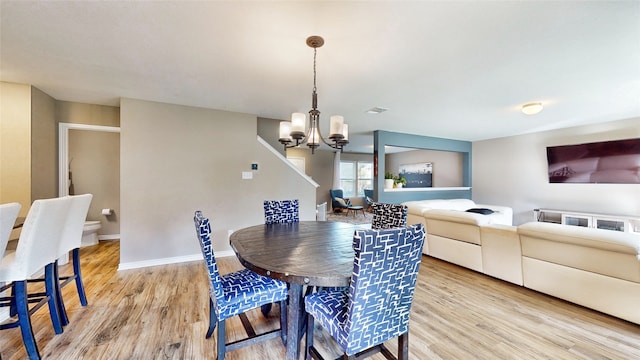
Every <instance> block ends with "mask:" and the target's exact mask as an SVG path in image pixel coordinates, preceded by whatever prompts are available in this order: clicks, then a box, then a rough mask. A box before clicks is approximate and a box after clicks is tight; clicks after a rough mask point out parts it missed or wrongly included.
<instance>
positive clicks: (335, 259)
mask: <svg viewBox="0 0 640 360" xmlns="http://www.w3.org/2000/svg"><path fill="white" fill-rule="evenodd" d="M370 227H371V225H352V224H347V223H341V222H331V221H301V222H297V223H290V224H270V225H265V224H263V225H255V226H251V227H248V228H244V229H241V230H238V231H236V232H234V233H232V234H231V236H230V237H229V241H230V243H231V247H232V248H233V250H234V251H235V253H236V256H237V257H238V259H239V260H240V262H241V263H242V264H243V265H244V266H245V267H246V268H248V269H250V270H252V271H254V272H256V273H258V274H260V275H264V276H268V277H270V278H273V279H278V280H282V281H285V282H287V283H289V303H288V305H287V342H286V347H287V351H286V354H287V356H286V359H287V360H298V358H299V353H300V338H301V336H302V330H303V326H302V324H303V322H304V316H305V311H304V301H303V291H302V288H303V286H305V285H307V286H348V285H349V280H350V277H351V272H352V271H353V258H354V256H355V253H354V251H353V248H352V244H353V234H354V232H355V230H356V229H367V228H370ZM292 334H298V335H297V336H296V337H297V339H296V340H297V341H291V339H292V338H296V337H293V336H292Z"/></svg>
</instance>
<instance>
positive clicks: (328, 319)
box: [304, 224, 424, 359]
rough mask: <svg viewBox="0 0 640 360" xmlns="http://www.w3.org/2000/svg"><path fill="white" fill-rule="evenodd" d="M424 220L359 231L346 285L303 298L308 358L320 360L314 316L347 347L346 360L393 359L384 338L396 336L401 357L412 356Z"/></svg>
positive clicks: (344, 348)
mask: <svg viewBox="0 0 640 360" xmlns="http://www.w3.org/2000/svg"><path fill="white" fill-rule="evenodd" d="M423 243H424V227H423V225H422V224H417V225H412V226H408V227H404V228H397V229H381V230H357V231H356V232H355V235H354V236H353V249H354V250H355V259H354V261H353V273H352V275H351V283H350V285H349V287H348V288H343V289H340V288H335V289H324V290H322V291H319V292H317V293H314V294H310V295H307V296H305V299H304V303H305V309H306V311H307V314H308V315H307V338H306V339H307V340H306V359H311V358H313V359H322V356H321V355H320V353H319V352H318V351H317V349H316V348H314V347H313V330H314V320H315V321H317V322H318V323H320V324H321V325H322V326H323V327H324V328H325V329H326V330H327V331H328V332H329V334H330V335H331V336H332V337H333V338H334V339H335V340H336V342H337V343H338V344H339V345H340V347H341V348H342V350H343V351H344V355H343V357H342V358H343V359H360V358H363V357H368V356H370V355H373V354H376V353H382V354H383V355H384V357H385V358H387V359H395V358H394V357H393V354H391V352H390V351H389V350H388V349H387V348H386V347H385V346H384V342H385V341H387V340H389V339H392V338H395V337H398V358H397V359H408V354H409V313H410V311H411V304H412V303H413V295H414V290H415V286H416V279H417V277H418V270H419V269H420V260H421V259H422V245H423Z"/></svg>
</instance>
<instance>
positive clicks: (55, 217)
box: [4, 197, 71, 281]
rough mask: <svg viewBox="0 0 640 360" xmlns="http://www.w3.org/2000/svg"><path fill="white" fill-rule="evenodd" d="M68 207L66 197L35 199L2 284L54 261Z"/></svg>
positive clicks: (24, 277)
mask: <svg viewBox="0 0 640 360" xmlns="http://www.w3.org/2000/svg"><path fill="white" fill-rule="evenodd" d="M70 205H71V199H70V198H68V197H60V198H53V199H42V200H35V201H34V202H33V204H31V208H30V209H29V213H27V217H26V218H25V220H24V225H23V226H22V230H21V232H20V239H18V247H17V248H16V252H15V254H14V255H15V259H14V262H13V265H12V266H11V269H9V270H8V273H7V276H8V277H7V278H5V279H4V280H5V281H14V280H23V279H27V278H28V277H30V276H31V275H33V274H34V273H35V272H36V271H38V270H40V269H41V268H43V267H45V266H46V265H47V264H50V263H53V262H54V261H55V260H56V259H57V258H58V256H57V254H58V247H59V245H60V241H61V236H62V229H63V228H64V226H65V222H66V219H67V215H68V214H69V208H70Z"/></svg>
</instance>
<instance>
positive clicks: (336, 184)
mask: <svg viewBox="0 0 640 360" xmlns="http://www.w3.org/2000/svg"><path fill="white" fill-rule="evenodd" d="M333 154H334V155H333V186H332V187H331V188H332V189H340V151H336V152H335V153H333Z"/></svg>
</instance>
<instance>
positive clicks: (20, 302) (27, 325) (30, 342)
mask: <svg viewBox="0 0 640 360" xmlns="http://www.w3.org/2000/svg"><path fill="white" fill-rule="evenodd" d="M13 290H14V294H15V298H16V312H17V314H18V323H19V324H20V332H21V333H22V342H23V343H24V347H25V348H26V350H27V355H28V356H29V359H30V360H34V359H40V352H38V344H37V343H36V339H35V336H34V335H33V329H32V328H31V317H30V316H29V301H28V298H27V281H26V280H23V281H16V282H14V286H13Z"/></svg>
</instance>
